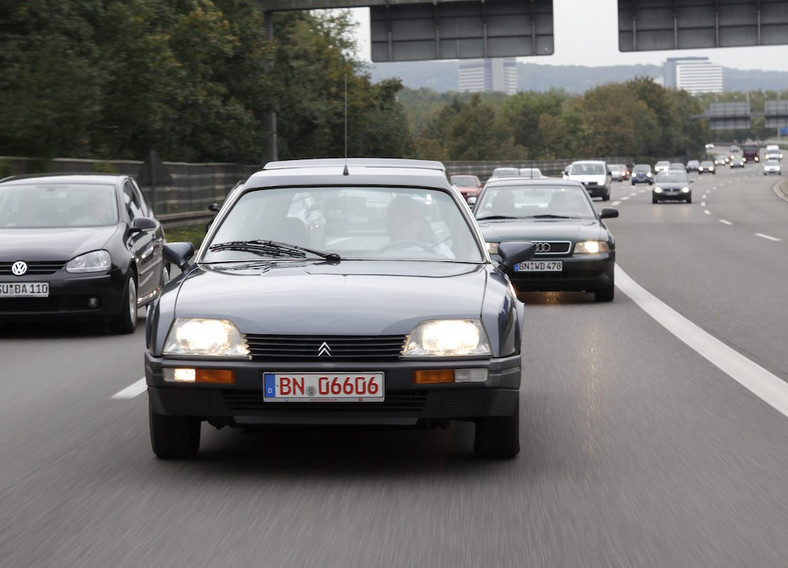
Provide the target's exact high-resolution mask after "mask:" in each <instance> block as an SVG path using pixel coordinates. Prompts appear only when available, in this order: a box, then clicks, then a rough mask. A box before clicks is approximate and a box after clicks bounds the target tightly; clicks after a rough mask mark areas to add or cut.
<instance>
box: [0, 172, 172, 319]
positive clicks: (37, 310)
mask: <svg viewBox="0 0 788 568" xmlns="http://www.w3.org/2000/svg"><path fill="white" fill-rule="evenodd" d="M163 246H164V231H163V230H162V227H161V223H159V221H157V220H156V218H155V217H154V215H153V212H152V211H151V209H150V207H149V206H148V203H147V202H146V201H145V198H144V196H143V195H142V192H141V191H140V189H139V187H138V186H137V184H136V183H135V182H134V180H133V179H132V178H130V177H128V176H123V175H98V174H96V175H90V174H85V175H73V174H62V175H42V176H19V177H13V178H6V179H4V180H2V181H0V321H32V320H39V321H41V320H55V319H97V318H100V319H105V320H109V322H110V323H111V325H112V327H113V329H114V331H116V332H118V333H132V332H133V331H134V329H135V328H136V325H137V309H138V308H140V307H142V306H144V305H146V304H149V303H150V302H152V301H153V300H154V299H156V297H157V296H158V294H159V293H160V292H161V289H162V287H163V285H164V284H165V283H166V281H167V280H168V279H169V268H168V265H167V264H166V263H165V262H164V258H163V256H162V251H163Z"/></svg>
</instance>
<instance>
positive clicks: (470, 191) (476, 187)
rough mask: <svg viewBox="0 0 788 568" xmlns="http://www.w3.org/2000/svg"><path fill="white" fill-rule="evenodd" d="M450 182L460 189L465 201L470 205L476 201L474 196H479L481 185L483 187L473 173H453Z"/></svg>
mask: <svg viewBox="0 0 788 568" xmlns="http://www.w3.org/2000/svg"><path fill="white" fill-rule="evenodd" d="M451 182H452V183H453V184H454V185H455V186H456V187H457V189H459V190H460V193H462V196H463V197H464V198H465V201H467V202H468V203H470V204H471V205H472V204H474V203H476V198H477V197H478V196H479V192H480V191H481V190H482V187H484V186H483V184H482V182H480V181H479V178H478V177H476V176H473V175H465V174H462V175H460V174H458V175H454V176H451Z"/></svg>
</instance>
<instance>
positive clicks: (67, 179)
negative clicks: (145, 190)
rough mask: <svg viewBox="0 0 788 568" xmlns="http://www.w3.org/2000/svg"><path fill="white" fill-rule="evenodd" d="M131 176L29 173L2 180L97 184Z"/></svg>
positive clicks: (17, 183) (12, 183) (13, 183)
mask: <svg viewBox="0 0 788 568" xmlns="http://www.w3.org/2000/svg"><path fill="white" fill-rule="evenodd" d="M127 177H129V176H127V175H122V174H93V173H80V174H52V173H48V174H28V175H19V176H11V177H7V178H5V179H2V180H0V183H2V184H11V185H27V183H26V182H29V181H30V180H35V181H36V182H39V183H95V184H108V183H109V184H115V183H117V182H118V180H119V179H120V178H127Z"/></svg>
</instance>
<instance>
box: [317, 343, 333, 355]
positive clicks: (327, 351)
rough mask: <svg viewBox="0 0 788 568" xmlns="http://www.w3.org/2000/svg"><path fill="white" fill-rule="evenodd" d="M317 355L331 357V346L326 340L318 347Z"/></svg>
mask: <svg viewBox="0 0 788 568" xmlns="http://www.w3.org/2000/svg"><path fill="white" fill-rule="evenodd" d="M317 356H318V357H324V356H325V357H331V347H329V346H328V343H326V342H325V341H324V342H323V343H321V344H320V347H318V348H317Z"/></svg>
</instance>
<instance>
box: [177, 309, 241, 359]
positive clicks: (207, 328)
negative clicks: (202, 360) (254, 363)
mask: <svg viewBox="0 0 788 568" xmlns="http://www.w3.org/2000/svg"><path fill="white" fill-rule="evenodd" d="M164 355H196V356H199V357H247V358H248V357H249V348H248V347H247V345H246V342H245V341H244V339H243V337H242V336H241V333H240V332H239V331H238V328H237V327H235V324H234V323H233V322H231V321H229V320H220V319H203V318H176V319H175V321H174V322H172V326H171V327H170V331H169V333H168V334H167V339H166V341H165V342H164Z"/></svg>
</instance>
